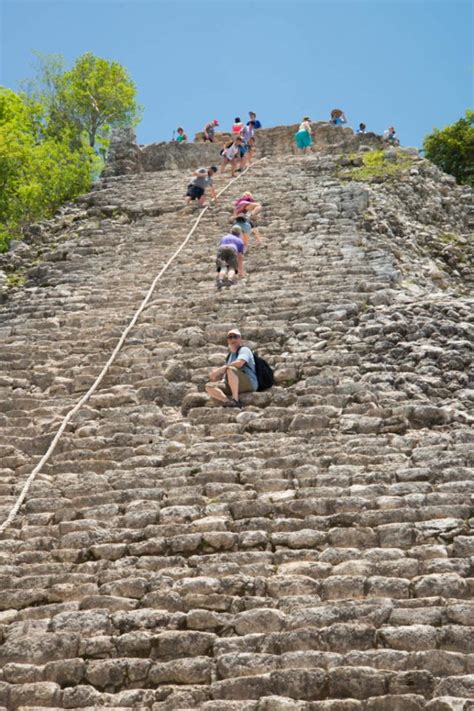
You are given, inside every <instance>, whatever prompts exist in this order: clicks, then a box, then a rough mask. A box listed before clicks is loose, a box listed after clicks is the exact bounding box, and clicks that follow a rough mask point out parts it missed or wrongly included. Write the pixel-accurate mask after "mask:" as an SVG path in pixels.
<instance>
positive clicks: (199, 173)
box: [186, 165, 217, 207]
mask: <svg viewBox="0 0 474 711" xmlns="http://www.w3.org/2000/svg"><path fill="white" fill-rule="evenodd" d="M216 173H217V168H216V166H215V165H211V166H210V167H209V168H198V169H197V170H196V171H194V173H193V175H194V177H193V179H192V180H191V182H190V183H189V185H188V189H187V191H186V202H187V204H188V205H189V203H190V202H191V201H192V200H197V202H198V205H199V206H200V207H202V206H203V205H204V203H205V201H206V190H207V188H209V190H210V191H211V195H212V197H213V199H214V202H215V201H216V200H217V194H216V190H215V188H214V185H213V180H212V178H213V176H214V175H215V174H216Z"/></svg>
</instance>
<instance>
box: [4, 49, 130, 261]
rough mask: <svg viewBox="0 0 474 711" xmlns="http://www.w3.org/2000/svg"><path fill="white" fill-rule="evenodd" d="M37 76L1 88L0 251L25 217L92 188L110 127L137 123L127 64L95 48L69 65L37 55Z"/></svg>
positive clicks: (17, 232)
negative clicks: (98, 54)
mask: <svg viewBox="0 0 474 711" xmlns="http://www.w3.org/2000/svg"><path fill="white" fill-rule="evenodd" d="M37 59H38V65H39V69H38V72H37V76H36V77H35V78H34V79H33V80H30V81H27V82H24V83H23V87H24V91H23V92H22V93H15V92H14V91H11V90H10V89H6V88H4V87H0V251H3V250H5V249H6V248H7V246H8V242H9V241H10V239H11V238H12V237H14V236H21V231H22V229H23V228H24V227H25V226H26V225H27V224H28V223H31V222H33V221H35V220H38V219H41V218H47V217H50V216H51V215H53V214H54V212H55V211H56V210H57V208H58V207H59V206H60V205H61V204H63V203H64V202H67V201H68V200H71V199H73V198H75V197H76V196H77V195H79V194H80V193H82V192H84V191H86V190H88V189H89V187H90V185H91V182H92V180H93V178H94V175H96V174H97V173H98V169H99V164H100V160H99V158H98V157H97V153H96V151H98V152H99V153H102V152H103V150H104V148H105V147H106V146H107V143H108V134H109V131H110V129H111V128H113V127H121V126H130V125H133V124H134V123H136V122H137V120H138V116H139V109H138V106H137V103H136V100H135V94H136V90H135V86H134V84H133V82H132V81H131V79H130V78H129V76H128V74H127V72H126V70H125V69H124V68H123V67H122V66H121V65H120V64H118V63H117V62H109V61H107V60H105V59H101V58H99V57H95V56H94V55H93V54H91V53H87V54H84V55H83V56H82V57H79V58H78V59H77V61H76V62H75V64H74V66H73V67H72V69H70V70H66V69H65V67H64V60H63V59H62V57H61V56H60V55H41V54H37Z"/></svg>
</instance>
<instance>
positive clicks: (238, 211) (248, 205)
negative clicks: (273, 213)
mask: <svg viewBox="0 0 474 711" xmlns="http://www.w3.org/2000/svg"><path fill="white" fill-rule="evenodd" d="M261 209H262V206H261V204H260V203H259V202H257V201H256V200H255V198H254V196H253V195H252V193H249V192H246V193H243V195H241V197H239V198H237V200H234V217H238V216H239V215H252V217H256V216H257V215H258V213H259V212H260V211H261Z"/></svg>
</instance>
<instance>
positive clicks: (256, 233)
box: [252, 227, 263, 244]
mask: <svg viewBox="0 0 474 711" xmlns="http://www.w3.org/2000/svg"><path fill="white" fill-rule="evenodd" d="M252 234H253V235H254V236H255V241H256V243H257V244H262V241H263V237H262V235H261V233H260V230H258V229H257V228H256V227H254V228H253V230H252Z"/></svg>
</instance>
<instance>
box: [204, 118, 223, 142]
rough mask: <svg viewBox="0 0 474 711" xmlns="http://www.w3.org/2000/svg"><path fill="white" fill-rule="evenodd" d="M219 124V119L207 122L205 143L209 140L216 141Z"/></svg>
mask: <svg viewBox="0 0 474 711" xmlns="http://www.w3.org/2000/svg"><path fill="white" fill-rule="evenodd" d="M218 125H219V121H218V120H217V119H214V121H209V123H206V125H205V126H204V129H203V131H204V143H205V142H206V141H209V142H210V143H214V140H215V133H216V126H218Z"/></svg>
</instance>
